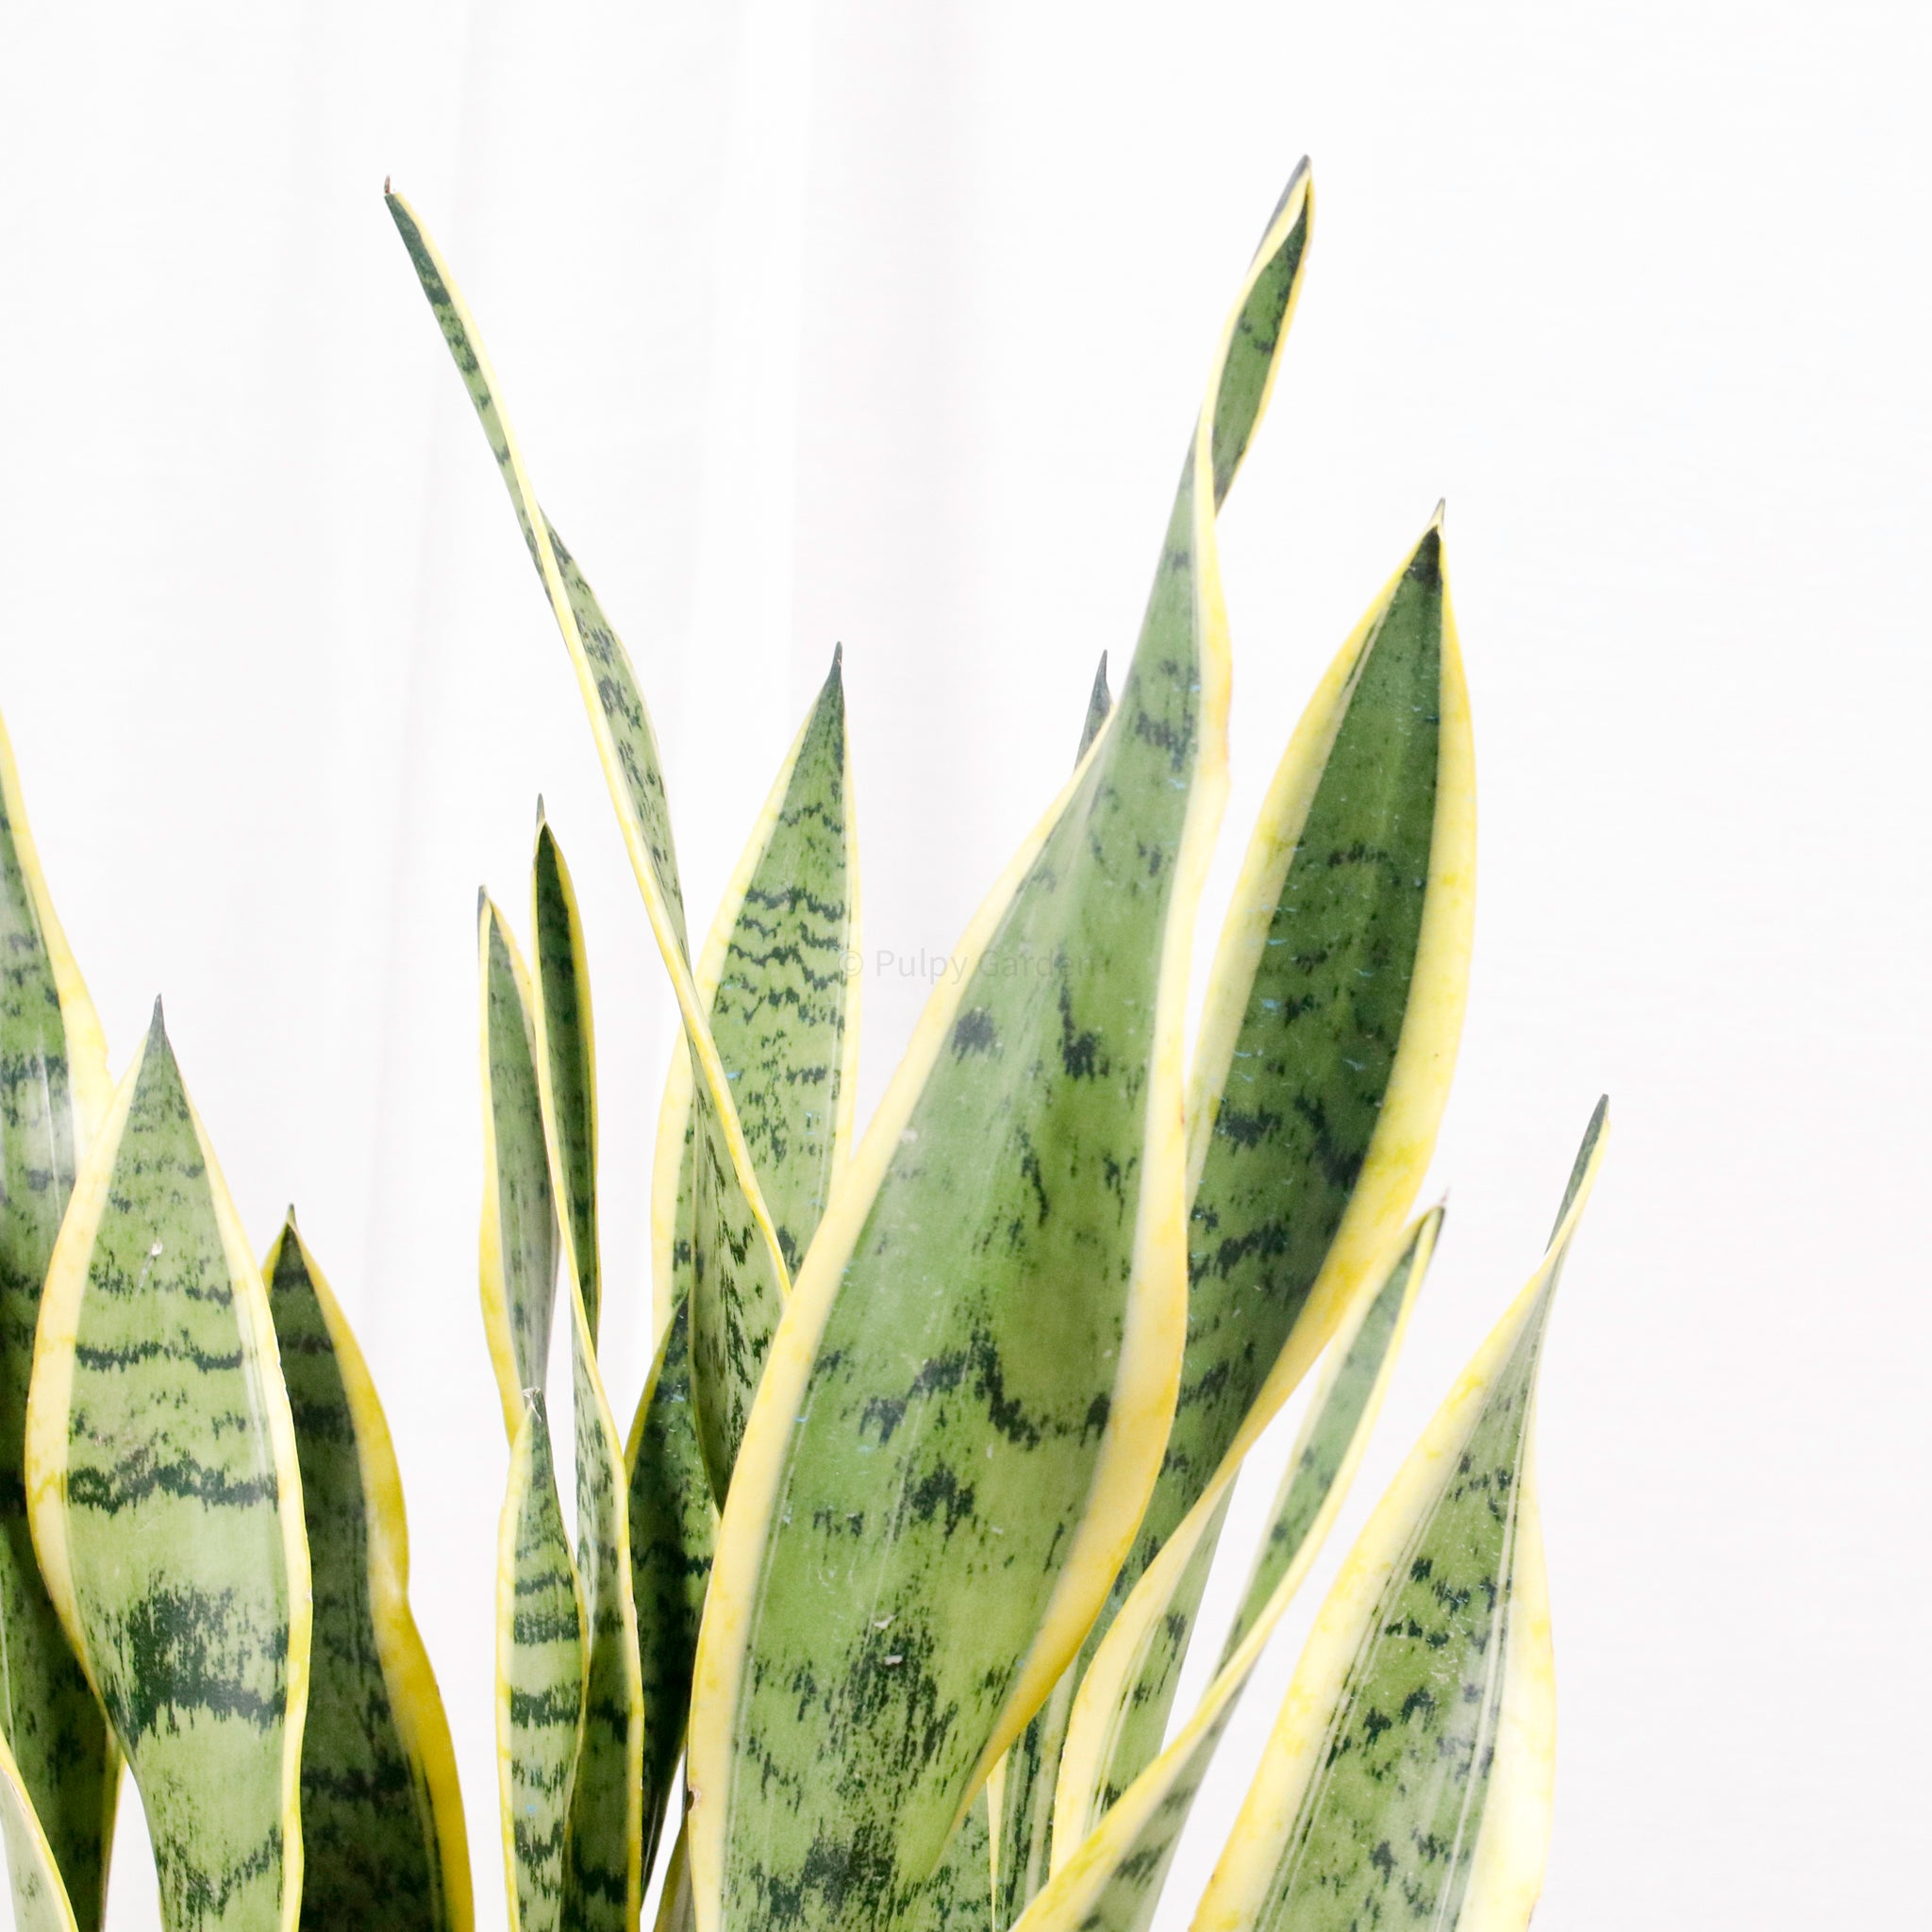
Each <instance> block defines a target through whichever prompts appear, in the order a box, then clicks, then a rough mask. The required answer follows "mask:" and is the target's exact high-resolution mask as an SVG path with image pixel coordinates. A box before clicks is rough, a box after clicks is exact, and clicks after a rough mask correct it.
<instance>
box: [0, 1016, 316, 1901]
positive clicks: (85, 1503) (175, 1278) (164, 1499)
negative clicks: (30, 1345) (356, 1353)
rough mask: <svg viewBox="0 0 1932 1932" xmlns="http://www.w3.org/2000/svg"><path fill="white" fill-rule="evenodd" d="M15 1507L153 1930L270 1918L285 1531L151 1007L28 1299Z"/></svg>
mask: <svg viewBox="0 0 1932 1932" xmlns="http://www.w3.org/2000/svg"><path fill="white" fill-rule="evenodd" d="M26 1476H27V1507H28V1509H29V1511H30V1512H31V1515H32V1520H33V1530H34V1542H35V1546H36V1547H37V1548H38V1549H39V1551H40V1553H41V1559H42V1565H43V1567H44V1569H45V1572H46V1577H47V1587H48V1591H49V1592H50V1594H51V1595H52V1597H53V1599H54V1602H55V1604H56V1606H57V1607H58V1609H59V1612H60V1619H61V1622H62V1624H64V1625H65V1626H66V1629H67V1633H68V1635H69V1637H70V1638H71V1639H72V1641H73V1642H74V1645H75V1649H76V1650H77V1651H78V1653H79V1654H80V1657H81V1658H82V1660H83V1662H84V1663H85V1664H86V1666H87V1669H88V1674H89V1676H90V1677H91V1678H92V1682H93V1684H94V1686H95V1688H96V1690H97V1691H98V1692H99V1693H100V1697H101V1701H102V1703H103V1704H104V1705H105V1707H106V1708H107V1712H108V1719H109V1721H110V1722H111V1723H112V1724H113V1727H114V1731H115V1734H116V1736H117V1737H118V1739H119V1740H120V1743H121V1748H122V1749H123V1751H125V1754H126V1756H127V1761H128V1763H129V1765H130V1766H131V1767H132V1769H133V1772H134V1777H135V1782H136V1783H137V1784H138V1785H139V1786H140V1787H141V1795H142V1807H143V1809H144V1810H145V1811H146V1813H147V1824H148V1832H149V1835H150V1837H151V1838H152V1840H153V1841H154V1849H155V1863H156V1866H157V1868H158V1872H159V1874H160V1897H161V1912H162V1917H163V1919H164V1921H165V1923H166V1924H167V1925H168V1927H169V1932H212V1928H215V1927H220V1928H223V1932H291V1928H292V1927H293V1926H294V1925H295V1924H296V1922H297V1918H298V1915H299V1912H300V1909H301V1903H302V1838H301V1832H300V1828H299V1825H298V1822H297V1807H298V1803H299V1790H300V1778H301V1765H302V1725H303V1718H304V1713H305V1710H306V1707H307V1703H308V1661H309V1576H308V1542H307V1540H306V1538H305V1536H304V1533H303V1520H302V1479H301V1472H300V1466H299V1463H298V1459H297V1454H296V1447H295V1434H294V1428H293V1425H292V1424H291V1420H290V1414H289V1399H288V1395H287V1393H286V1391H284V1389H283V1386H282V1377H281V1372H280V1369H279V1367H278V1365H277V1360H276V1352H275V1327H274V1324H273V1322H272V1320H271V1317H270V1313H269V1304H268V1294H267V1291H266V1290H265V1288H264V1287H263V1284H262V1278H261V1273H260V1271H259V1270H258V1268H257V1267H256V1265H255V1260H254V1257H253V1256H252V1255H251V1254H250V1252H249V1248H248V1242H247V1238H246V1236H245V1234H244V1233H243V1231H242V1226H241V1224H240V1221H239V1218H238V1217H237V1215H236V1212H235V1208H234V1204H233V1202H232V1201H231V1200H230V1199H229V1196H228V1191H227V1189H226V1187H225V1185H224V1183H223V1181H222V1177H221V1172H220V1170H219V1169H218V1168H217V1166H216V1165H215V1158H214V1153H213V1150H212V1148H211V1147H210V1146H209V1144H208V1135H207V1133H206V1131H205V1130H204V1129H203V1127H202V1124H201V1122H200V1120H199V1119H198V1118H197V1116H196V1114H195V1112H194V1109H193V1108H192V1105H191V1104H190V1102H189V1098H188V1094H187V1091H186V1090H185V1089H184V1087H183V1086H182V1083H181V1075H180V1071H179V1069H178V1068H177V1067H176V1065H175V1055H174V1052H173V1049H172V1048H171V1047H170V1045H169V1043H168V1038H167V1034H166V1032H165V1031H164V1030H163V1027H162V1024H161V1010H160V1007H159V1004H158V1003H157V1005H156V1008H155V1018H154V1024H153V1026H152V1027H151V1028H150V1030H149V1033H148V1036H147V1039H146V1041H145V1042H144V1043H143V1045H142V1050H141V1052H140V1054H139V1055H138V1056H137V1057H136V1059H135V1063H134V1066H133V1068H132V1069H131V1070H130V1071H129V1073H128V1074H127V1076H126V1078H125V1080H124V1081H123V1082H122V1084H121V1088H120V1091H119V1092H118V1093H117V1094H116V1095H115V1098H114V1103H113V1107H112V1109H111V1110H110V1112H109V1114H108V1120H107V1123H106V1125H105V1126H104V1128H103V1130H102V1134H101V1138H100V1140H99V1141H98V1142H97V1143H96V1145H95V1146H94V1147H93V1149H92V1152H91V1153H90V1154H89V1156H88V1158H87V1161H86V1164H85V1165H84V1166H83V1167H82V1169H81V1172H80V1174H79V1177H78V1179H77V1180H76V1181H75V1190H74V1198H73V1200H72V1202H71V1203H70V1204H69V1207H68V1210H67V1218H66V1220H65V1221H64V1222H63V1223H62V1224H61V1228H60V1238H59V1240H58V1242H57V1243H56V1245H55V1250H54V1258H53V1265H52V1267H51V1269H50V1271H49V1273H48V1276H47V1285H46V1291H45V1295H44V1298H43V1300H42V1308H41V1326H40V1341H39V1346H38V1348H37V1350H36V1353H35V1360H34V1376H33V1390H32V1394H31V1397H30V1399H29V1402H28V1406H27V1443H26Z"/></svg>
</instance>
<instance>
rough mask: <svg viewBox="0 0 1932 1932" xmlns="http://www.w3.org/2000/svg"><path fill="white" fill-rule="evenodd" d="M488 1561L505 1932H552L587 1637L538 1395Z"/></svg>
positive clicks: (556, 1922) (519, 1441)
mask: <svg viewBox="0 0 1932 1932" xmlns="http://www.w3.org/2000/svg"><path fill="white" fill-rule="evenodd" d="M496 1561H497V1570H496V1762H497V1781H498V1786H499V1789H500V1791H501V1796H502V1807H503V1852H504V1870H505V1874H506V1878H507V1882H508V1896H509V1924H510V1932H558V1927H560V1926H561V1925H562V1924H564V1917H563V1906H564V1859H565V1849H564V1848H565V1842H566V1840H567V1838H568V1836H569V1808H570V1782H571V1770H572V1767H573V1765H574V1763H575V1758H576V1748H577V1731H578V1727H579V1724H580V1722H581V1719H582V1715H583V1702H584V1653H585V1650H586V1648H587V1633H586V1630H585V1625H584V1613H583V1606H582V1602H581V1599H580V1598H579V1596H578V1593H577V1578H576V1569H575V1565H574V1564H573V1563H572V1561H571V1555H570V1539H569V1537H568V1536H567V1535H566V1533H565V1531H564V1526H563V1511H562V1508H561V1507H560V1506H559V1505H558V1500H557V1473H556V1468H555V1465H554V1464H553V1462H552V1460H551V1455H550V1424H549V1421H548V1419H547V1417H546V1415H545V1413H544V1404H543V1397H542V1394H541V1391H536V1390H533V1391H531V1392H530V1393H529V1394H528V1395H527V1396H526V1397H525V1403H524V1414H523V1421H522V1422H521V1423H520V1424H518V1427H517V1433H516V1440H515V1441H514V1442H513V1444H512V1445H511V1450H510V1465H509V1487H508V1493H507V1495H506V1496H505V1499H504V1506H503V1523H502V1527H501V1529H500V1531H499V1533H498V1539H497V1557H496Z"/></svg>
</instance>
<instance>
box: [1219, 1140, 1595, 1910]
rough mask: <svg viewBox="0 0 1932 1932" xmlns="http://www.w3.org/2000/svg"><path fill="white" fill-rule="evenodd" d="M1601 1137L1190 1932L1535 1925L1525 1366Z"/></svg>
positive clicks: (1375, 1558)
mask: <svg viewBox="0 0 1932 1932" xmlns="http://www.w3.org/2000/svg"><path fill="white" fill-rule="evenodd" d="M1606 1124H1607V1123H1606V1115H1605V1109H1604V1108H1602V1107H1601V1106H1600V1107H1599V1108H1598V1109H1597V1111H1596V1113H1595V1115H1594V1116H1592V1118H1591V1124H1590V1129H1589V1131H1588V1133H1587V1134H1586V1135H1585V1137H1584V1142H1583V1147H1582V1150H1581V1152H1580V1153H1579V1155H1578V1157H1577V1161H1576V1166H1575V1169H1574V1172H1573V1174H1572V1176H1571V1182H1570V1187H1569V1190H1568V1191H1567V1192H1566V1195H1565V1199H1564V1206H1563V1211H1562V1213H1561V1214H1560V1216H1559V1217H1558V1220H1557V1230H1556V1233H1555V1235H1554V1237H1553V1238H1552V1240H1551V1243H1550V1247H1549V1251H1548V1252H1547V1253H1546V1254H1545V1256H1544V1257H1543V1260H1542V1265H1541V1267H1539V1268H1538V1270H1537V1272H1536V1273H1535V1274H1533V1275H1532V1276H1531V1277H1530V1281H1529V1285H1528V1286H1527V1287H1526V1288H1525V1289H1524V1291H1523V1293H1522V1294H1521V1295H1520V1296H1519V1297H1518V1298H1517V1300H1516V1302H1515V1304H1514V1305H1513V1306H1512V1307H1511V1308H1510V1309H1509V1311H1508V1313H1507V1315H1506V1316H1505V1317H1504V1318H1503V1320H1502V1321H1501V1323H1499V1324H1497V1326H1496V1328H1495V1330H1494V1331H1493V1332H1492V1333H1491V1336H1490V1338H1489V1340H1488V1341H1486V1342H1485V1343H1484V1344H1483V1346H1482V1348H1481V1349H1480V1350H1478V1352H1477V1354H1476V1356H1475V1357H1474V1360H1473V1361H1472V1362H1471V1363H1470V1366H1469V1368H1468V1369H1467V1370H1466V1371H1465V1372H1464V1374H1463V1376H1462V1379H1461V1380H1460V1381H1459V1382H1458V1383H1457V1387H1456V1389H1455V1390H1454V1391H1452V1393H1451V1394H1450V1397H1449V1399H1448V1401H1447V1402H1446V1403H1444V1404H1443V1406H1442V1407H1441V1409H1440V1410H1439V1411H1438V1412H1437V1414H1436V1417H1435V1419H1434V1421H1432V1422H1431V1423H1430V1424H1429V1427H1428V1429H1427V1430H1426V1432H1425V1433H1424V1436H1423V1439H1422V1441H1420V1442H1419V1443H1418V1444H1417V1446H1416V1448H1415V1450H1414V1452H1413V1453H1412V1454H1411V1456H1410V1457H1409V1458H1408V1460H1407V1463H1406V1464H1405V1465H1404V1466H1403V1469H1402V1472H1401V1474H1399V1475H1398V1476H1397V1477H1396V1479H1395V1482H1394V1484H1393V1485H1392V1487H1391V1489H1390V1491H1389V1493H1388V1494H1387V1495H1386V1496H1385V1497H1384V1498H1383V1500H1382V1503H1381V1505H1380V1507H1378V1508H1377V1509H1376V1511H1375V1514H1374V1517H1373V1518H1372V1519H1371V1520H1370V1522H1369V1525H1368V1527H1367V1528H1366V1529H1365V1530H1364V1531H1363V1532H1362V1534H1361V1537H1360V1539H1359V1540H1358V1541H1357V1543H1356V1546H1355V1548H1354V1550H1353V1551H1351V1552H1350V1555H1349V1557H1348V1561H1347V1562H1346V1564H1344V1566H1343V1568H1342V1571H1341V1575H1340V1576H1339V1577H1338V1578H1337V1580H1336V1583H1335V1587H1334V1589H1333V1590H1332V1591H1330V1592H1329V1595H1328V1600H1327V1602H1326V1603H1325V1604H1324V1606H1323V1608H1322V1614H1321V1616H1320V1618H1319V1619H1318V1620H1317V1622H1316V1624H1315V1629H1314V1634H1313V1635H1312V1636H1311V1637H1310V1639H1309V1641H1308V1645H1307V1649H1306V1650H1305V1651H1304V1652H1303V1655H1302V1659H1301V1663H1300V1666H1299V1668H1298V1669H1297V1670H1296V1672H1295V1676H1294V1681H1293V1682H1292V1683H1291V1685H1290V1687H1289V1691H1288V1696H1287V1698H1286V1699H1285V1700H1284V1702H1283V1704H1282V1707H1281V1712H1280V1716H1279V1717H1278V1718H1277V1720H1276V1722H1275V1726H1274V1734H1273V1736H1272V1737H1271V1738H1270V1739H1269V1741H1268V1748H1267V1751H1266V1752H1265V1754H1264V1755H1263V1757H1262V1760H1261V1768H1260V1771H1259V1772H1258V1774H1257V1776H1256V1779H1255V1783H1254V1787H1253V1789H1252V1790H1250V1791H1249V1793H1248V1797H1247V1801H1246V1803H1245V1804H1244V1805H1243V1806H1242V1807H1241V1814H1240V1816H1239V1817H1238V1818H1237V1819H1236V1821H1235V1825H1234V1830H1233V1833H1232V1835H1231V1836H1230V1837H1229V1839H1228V1841H1227V1846H1226V1849H1225V1850H1224V1852H1223V1854H1222V1857H1221V1861H1220V1863H1219V1864H1218V1865H1217V1867H1216V1868H1215V1873H1214V1876H1213V1878H1212V1880H1211V1881H1210V1883H1209V1885H1208V1891H1207V1894H1206V1896H1205V1897H1204V1898H1203V1900H1202V1902H1201V1908H1200V1911H1199V1913H1198V1915H1197V1916H1196V1919H1195V1925H1196V1927H1197V1928H1198V1932H1251V1928H1253V1932H1290V1928H1292V1932H1330V1928H1334V1932H1346V1928H1350V1927H1354V1926H1358V1925H1363V1924H1377V1923H1382V1922H1385V1921H1387V1920H1389V1919H1391V1918H1392V1917H1393V1916H1394V1915H1396V1914H1398V1913H1399V1914H1400V1916H1401V1918H1402V1920H1403V1922H1404V1923H1406V1924H1427V1925H1432V1926H1440V1927H1441V1928H1443V1932H1474V1928H1476V1927H1481V1928H1483V1932H1503V1928H1505V1927H1507V1928H1511V1932H1520V1928H1522V1927H1523V1926H1524V1925H1526V1924H1528V1923H1529V1915H1530V1911H1531V1908H1532V1907H1534V1905H1535V1903H1536V1895H1537V1892H1538V1890H1540V1888H1541V1881H1542V1865H1543V1857H1544V1854H1545V1850H1546V1848H1547V1844H1548V1831H1549V1807H1550V1792H1551V1787H1550V1778H1551V1768H1552V1762H1553V1758H1552V1735H1553V1725H1554V1718H1555V1708H1554V1699H1553V1697H1552V1695H1551V1682H1552V1677H1551V1664H1550V1652H1549V1614H1548V1605H1547V1600H1546V1591H1545V1588H1544V1579H1543V1572H1542V1551H1541V1536H1540V1533H1539V1528H1538V1523H1537V1509H1536V1499H1535V1478H1534V1462H1533V1457H1532V1454H1531V1428H1532V1424H1533V1419H1534V1413H1535V1395H1536V1374H1537V1368H1538V1364H1539V1362H1540V1360H1541V1353H1542V1342H1543V1334H1544V1329H1545V1326H1546V1324H1547V1322H1548V1319H1549V1309H1550V1302H1551V1298H1552V1297H1553V1295H1554V1294H1555V1292H1556V1288H1557V1280H1558V1278H1559V1277H1560V1275H1561V1274H1562V1268H1563V1263H1564V1260H1565V1258H1566V1257H1567V1256H1568V1253H1569V1249H1570V1243H1571V1241H1572V1240H1573V1238H1574V1235H1575V1231H1576V1226H1577V1222H1578V1219H1579V1218H1580V1216H1581V1215H1582V1212H1583V1208H1584V1206H1585V1204H1586V1202H1587V1201H1588V1199H1589V1195H1590V1191H1591V1186H1592V1185H1593V1183H1594V1181H1595V1178H1596V1172H1597V1169H1598V1167H1599V1165H1600V1164H1601V1161H1602V1158H1603V1150H1604V1140H1605V1128H1606Z"/></svg>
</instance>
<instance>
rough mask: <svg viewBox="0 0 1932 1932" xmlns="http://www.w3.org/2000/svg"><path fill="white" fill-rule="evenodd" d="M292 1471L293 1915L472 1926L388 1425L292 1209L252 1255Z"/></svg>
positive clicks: (318, 1921)
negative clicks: (296, 1776)
mask: <svg viewBox="0 0 1932 1932" xmlns="http://www.w3.org/2000/svg"><path fill="white" fill-rule="evenodd" d="M262 1275H263V1278H264V1279H265V1280H266V1281H267V1283H268V1290H269V1310H270V1313H271V1315H272V1316H273V1318H274V1321H275V1341H276V1345H277V1349H278V1351H279V1354H280V1357H281V1363H282V1372H283V1374H284V1376H285V1378H286V1381H287V1386H288V1391H289V1407H290V1411H291V1416H292V1419H293V1422H294V1428H295V1448H296V1453H297V1457H298V1459H299V1461H300V1464H301V1470H302V1514H303V1521H304V1524H305V1525H306V1528H307V1533H308V1557H309V1570H310V1574H311V1577H312V1591H313V1605H314V1610H313V1619H314V1621H313V1641H312V1644H311V1650H310V1666H309V1679H308V1721H307V1723H306V1724H305V1725H304V1727H303V1735H302V1843H303V1879H302V1923H303V1924H305V1925H308V1926H333V1925H364V1924H377V1923H380V1924H382V1925H384V1926H386V1927H391V1928H393V1932H469V1927H470V1926H471V1924H473V1923H474V1918H475V1915H474V1909H473V1906H472V1901H471V1895H470V1849H469V1840H468V1838H467V1836H466V1835H465V1833H464V1829H463V1806H462V1796H461V1793H460V1791H459V1790H458V1784H457V1766H456V1757H455V1753H454V1751H453V1750H452V1748H451V1744H450V1735H449V1721H448V1719H447V1718H446V1717H445V1716H444V1715H443V1708H442V1699H441V1695H440V1694H439V1692H438V1691H437V1688H436V1675H435V1673H434V1672H433V1671H432V1670H431V1668H430V1664H429V1656H428V1653H427V1652H426V1651H425V1649H424V1647H423V1640H422V1638H421V1636H420V1635H418V1633H417V1629H416V1622H415V1619H414V1618H413V1617H412V1616H411V1615H410V1613H409V1598H408V1585H409V1545H408V1527H407V1525H406V1523H405V1521H404V1515H403V1489H402V1476H401V1474H400V1472H399V1471H398V1470H397V1468H396V1459H395V1450H394V1448H393V1446H392V1445H391V1440H390V1433H389V1424H388V1422H387V1421H386V1419H385V1418H384V1416H383V1412H382V1405H381V1403H380V1401H378V1399H377V1397H376V1393H375V1383H374V1382H373V1381H371V1379H370V1376H369V1369H368V1365H367V1364H366V1363H365V1362H364V1360H363V1359H362V1352H361V1350H360V1349H359V1348H358V1346H357V1345H356V1339H355V1336H354V1334H353V1333H352V1332H351V1330H350V1327H349V1324H348V1319H347V1317H346V1316H344V1314H343V1313H342V1310H341V1304H340V1303H339V1302H338V1301H337V1300H336V1298H335V1295H334V1293H333V1291H331V1290H330V1288H329V1285H328V1282H327V1281H326V1280H325V1278H324V1276H323V1273H322V1271H321V1269H320V1268H318V1267H317V1266H316V1265H315V1262H314V1259H313V1257H311V1256H310V1255H309V1253H308V1249H307V1248H306V1247H305V1246H304V1245H303V1242H302V1237H301V1236H300V1234H299V1233H297V1231H296V1228H295V1218H294V1215H293V1213H292V1211H291V1214H290V1216H289V1221H288V1224H287V1226H285V1227H284V1228H283V1230H282V1232H281V1234H280V1235H279V1236H278V1237H277V1238H276V1240H275V1245H274V1247H272V1248H271V1249H270V1250H269V1253H268V1258H267V1259H266V1260H265V1261H263V1263H262Z"/></svg>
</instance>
